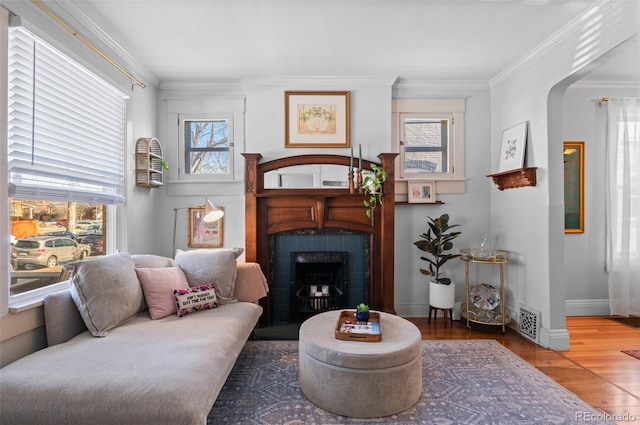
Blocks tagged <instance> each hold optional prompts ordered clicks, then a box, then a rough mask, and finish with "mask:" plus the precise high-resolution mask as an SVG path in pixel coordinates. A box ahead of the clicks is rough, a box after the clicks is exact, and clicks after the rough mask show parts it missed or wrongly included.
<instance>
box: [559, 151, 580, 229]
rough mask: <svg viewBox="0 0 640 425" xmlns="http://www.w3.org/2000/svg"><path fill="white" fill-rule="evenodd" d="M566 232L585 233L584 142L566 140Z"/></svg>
mask: <svg viewBox="0 0 640 425" xmlns="http://www.w3.org/2000/svg"><path fill="white" fill-rule="evenodd" d="M563 147H564V232H565V233H584V142H564V144H563Z"/></svg>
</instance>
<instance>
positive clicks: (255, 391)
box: [207, 340, 609, 425]
mask: <svg viewBox="0 0 640 425" xmlns="http://www.w3.org/2000/svg"><path fill="white" fill-rule="evenodd" d="M422 363H423V392H422V397H421V398H420V400H419V401H418V402H417V403H416V404H415V405H414V406H413V407H412V408H410V409H408V410H406V411H404V412H402V413H399V414H397V415H393V416H388V417H384V418H376V419H355V418H347V417H344V416H338V415H335V414H333V413H330V412H327V411H325V410H322V409H320V408H318V407H316V406H315V405H314V404H313V403H311V402H310V401H309V400H307V398H306V397H305V396H304V394H303V393H302V391H301V390H300V387H299V384H298V341H248V342H247V345H246V346H245V348H244V350H243V351H242V353H241V354H240V357H239V358H238V360H237V362H236V365H235V367H234V368H233V370H232V371H231V374H230V375H229V378H228V379H227V382H226V384H225V385H224V387H223V388H222V391H221V392H220V395H219V396H218V399H217V400H216V403H215V404H214V406H213V409H211V412H210V413H209V417H208V420H207V424H208V425H220V424H225V425H226V424H229V425H231V424H242V425H245V424H252V425H257V424H264V425H277V424H282V425H298V424H306V425H315V424H317V425H320V424H323V425H324V424H377V423H383V424H397V425H401V424H402V425H409V424H438V425H447V424H451V425H453V424H487V425H497V424H505V425H506V424H509V425H512V424H517V425H528V424H531V425H534V424H535V425H538V424H584V423H586V422H588V423H589V424H602V423H609V422H604V421H603V419H604V418H602V415H601V414H600V413H599V412H598V411H596V410H595V409H594V408H592V407H590V406H589V405H588V404H586V403H585V402H583V401H582V400H580V399H579V398H578V397H577V396H576V395H575V394H573V393H571V392H569V391H567V390H566V389H565V388H563V387H562V386H560V385H559V384H558V383H556V382H555V381H553V380H552V379H550V378H549V377H547V376H546V375H545V374H544V373H542V372H540V371H539V370H537V369H536V368H534V367H533V366H531V365H529V364H528V363H527V362H525V361H524V360H522V359H521V358H520V357H518V356H517V355H515V354H514V353H513V352H511V351H509V350H508V349H507V348H505V347H504V346H502V345H501V344H499V343H498V342H497V341H495V340H470V341H451V340H448V341H439V340H438V341H423V343H422Z"/></svg>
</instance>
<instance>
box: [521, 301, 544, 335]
mask: <svg viewBox="0 0 640 425" xmlns="http://www.w3.org/2000/svg"><path fill="white" fill-rule="evenodd" d="M518 321H519V322H520V334H521V335H522V336H524V337H526V338H529V339H530V340H531V341H533V342H535V343H538V342H539V338H540V335H539V333H540V321H541V314H540V312H539V311H538V310H536V309H533V308H531V307H529V306H526V305H524V304H520V315H519V317H518Z"/></svg>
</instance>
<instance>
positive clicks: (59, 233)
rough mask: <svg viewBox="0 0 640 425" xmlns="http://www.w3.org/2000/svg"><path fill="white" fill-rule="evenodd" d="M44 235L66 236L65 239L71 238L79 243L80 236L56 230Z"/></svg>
mask: <svg viewBox="0 0 640 425" xmlns="http://www.w3.org/2000/svg"><path fill="white" fill-rule="evenodd" d="M43 235H45V236H64V237H65V238H71V239H73V240H74V241H76V242H77V241H78V235H76V234H75V233H73V232H67V231H64V230H56V231H55V232H46V233H43Z"/></svg>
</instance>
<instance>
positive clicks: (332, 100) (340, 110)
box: [284, 91, 351, 148]
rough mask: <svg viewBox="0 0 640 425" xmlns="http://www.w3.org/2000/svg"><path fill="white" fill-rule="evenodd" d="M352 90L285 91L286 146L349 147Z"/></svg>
mask: <svg viewBox="0 0 640 425" xmlns="http://www.w3.org/2000/svg"><path fill="white" fill-rule="evenodd" d="M349 97H350V92H348V91H285V92H284V147H285V148H348V147H350V146H351V141H350V122H349Z"/></svg>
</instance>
